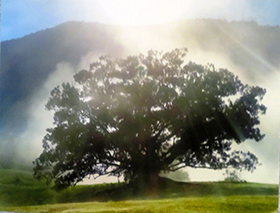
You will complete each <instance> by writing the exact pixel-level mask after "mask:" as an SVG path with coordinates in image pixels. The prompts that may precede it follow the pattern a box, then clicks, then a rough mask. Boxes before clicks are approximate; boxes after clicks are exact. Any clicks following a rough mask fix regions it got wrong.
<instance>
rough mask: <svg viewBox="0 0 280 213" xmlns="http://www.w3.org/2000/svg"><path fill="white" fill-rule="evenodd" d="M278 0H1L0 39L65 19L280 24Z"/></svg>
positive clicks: (28, 32)
mask: <svg viewBox="0 0 280 213" xmlns="http://www.w3.org/2000/svg"><path fill="white" fill-rule="evenodd" d="M279 11H280V1H279V0H265V1H264V0H214V1H208V0H172V1H170V0H136V1H130V0H79V1H76V0H55V1H53V0H2V1H1V40H2V41H5V40H10V39H15V38H20V37H23V36H24V35H28V34H30V33H35V32H37V31H39V30H43V29H46V28H51V27H54V26H56V25H58V24H61V23H63V22H66V21H72V20H76V21H86V22H100V23H105V24H118V25H147V24H163V23H166V22H170V21H174V20H179V19H190V18H191V19H193V18H217V19H224V20H228V21H232V20H248V21H256V22H258V23H259V24H263V25H279V24H280V13H279Z"/></svg>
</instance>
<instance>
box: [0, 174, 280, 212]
mask: <svg viewBox="0 0 280 213" xmlns="http://www.w3.org/2000/svg"><path fill="white" fill-rule="evenodd" d="M277 195H278V186H277V185H273V184H259V183H230V182H206V183H205V182H200V183H199V182H191V183H178V182H174V181H170V180H168V179H162V180H161V184H160V185H159V186H158V187H157V188H153V190H135V189H132V188H130V187H128V186H127V185H125V184H99V185H87V186H86V185H78V186H75V187H70V188H68V189H66V190H64V191H61V192H59V193H57V192H55V191H53V190H51V189H50V187H48V186H46V185H45V183H44V181H36V180H34V179H33V177H32V173H31V172H26V171H20V170H0V211H16V212H64V213H66V212H122V213H124V212H135V213H136V212H150V213H155V212H166V213H167V212H170V213H171V212H175V213H176V212H203V213H205V212H209V213H211V212H215V213H219V212H229V213H230V212H234V213H235V212H242V213H243V212H244V213H246V212H277V211H276V209H277V203H278V196H277ZM97 201H99V202H97ZM100 201H102V202H100ZM59 203H60V204H59ZM63 203H64V204H63ZM46 204H48V205H46ZM50 204H51V205H50Z"/></svg>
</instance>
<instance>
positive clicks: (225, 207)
mask: <svg viewBox="0 0 280 213" xmlns="http://www.w3.org/2000/svg"><path fill="white" fill-rule="evenodd" d="M277 200H278V198H277V196H229V197H187V198H176V199H157V200H129V201H109V202H106V203H104V202H87V203H71V204H54V205H43V206H29V207H21V208H19V207H10V208H5V209H3V210H4V211H20V212H38V213H43V212H63V213H70V212H76V213H86V212H88V213H89V212H95V213H105V212H107V213H113V212H114V213H116V212H120V213H141V212H142V213H145V212H147V213H158V212H161V213H184V212H186V213H194V212H201V213H237V212H242V213H249V212H250V213H252V212H254V213H260V212H261V213H272V212H277Z"/></svg>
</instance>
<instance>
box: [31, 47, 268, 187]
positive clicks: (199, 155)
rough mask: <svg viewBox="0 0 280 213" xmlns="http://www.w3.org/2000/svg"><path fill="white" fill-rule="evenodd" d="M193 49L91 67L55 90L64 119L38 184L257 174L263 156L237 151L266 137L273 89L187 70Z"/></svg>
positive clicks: (57, 117) (39, 164)
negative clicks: (194, 173)
mask: <svg viewBox="0 0 280 213" xmlns="http://www.w3.org/2000/svg"><path fill="white" fill-rule="evenodd" d="M186 53H187V50H186V49H175V50H173V51H171V52H166V53H162V52H157V51H149V52H148V54H147V55H146V56H145V55H139V56H129V57H127V58H126V59H114V60H113V59H110V58H109V57H107V56H104V57H100V59H99V60H98V61H96V62H94V63H92V64H90V67H89V70H82V71H80V72H79V73H78V74H76V75H75V76H74V79H75V81H74V82H72V83H64V84H62V86H58V87H56V88H54V89H53V90H52V92H51V97H50V99H49V101H48V103H47V104H46V108H47V109H48V110H52V111H54V127H53V128H50V129H47V134H46V136H45V137H44V139H43V148H44V151H43V153H42V154H41V155H40V157H39V158H37V159H36V160H35V162H34V163H35V167H34V171H35V176H36V177H38V178H41V177H45V178H47V179H48V180H49V181H52V180H54V183H55V187H56V188H58V189H60V188H64V187H67V186H70V185H74V184H76V183H77V182H79V181H81V180H82V179H83V178H85V177H86V176H88V175H93V176H95V177H97V176H102V175H113V176H124V177H125V180H127V181H130V182H133V181H137V180H142V181H144V182H145V183H151V181H153V179H154V178H156V177H157V175H158V174H159V173H160V172H161V171H175V170H177V169H180V168H182V167H192V168H208V169H223V168H229V167H233V168H236V169H246V170H250V171H253V170H254V169H255V168H256V164H258V159H257V157H256V156H255V155H254V154H252V153H250V152H242V151H235V150H232V144H233V143H237V144H240V143H241V142H244V141H245V140H246V139H253V140H255V141H259V140H261V139H262V138H263V135H262V134H261V132H260V130H259V128H258V124H259V123H260V121H259V115H260V114H263V113H265V111H266V107H265V106H263V105H262V104H260V101H261V100H262V98H263V96H264V94H265V90H264V89H262V88H260V87H257V86H249V85H245V84H243V83H242V82H241V81H240V80H239V79H238V77H237V76H235V75H234V74H233V73H231V72H229V71H228V70H227V69H219V70H216V69H215V67H214V66H213V65H208V66H202V65H198V64H196V63H193V62H189V63H184V58H185V56H186Z"/></svg>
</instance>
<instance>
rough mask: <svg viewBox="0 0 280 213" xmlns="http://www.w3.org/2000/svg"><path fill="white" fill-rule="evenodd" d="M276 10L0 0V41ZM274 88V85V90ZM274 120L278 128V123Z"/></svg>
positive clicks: (250, 3) (266, 4)
mask: <svg viewBox="0 0 280 213" xmlns="http://www.w3.org/2000/svg"><path fill="white" fill-rule="evenodd" d="M279 11H280V0H265V1H263V0H214V1H209V0H189V1H188V0H172V1H170V0H139V1H138V0H135V1H131V0H79V1H77V0H2V1H1V41H6V40H10V39H16V38H21V37H23V36H25V35H29V34H30V33H35V32H37V31H40V30H44V29H46V28H51V27H54V26H56V25H59V24H61V23H63V22H67V21H73V20H75V21H85V22H99V23H104V24H111V25H154V24H164V23H169V22H172V21H176V20H182V19H194V18H215V19H223V20H227V21H235V20H236V21H240V20H246V21H254V22H257V23H259V24H261V25H280V13H279ZM215 57H216V56H213V60H214V58H215ZM67 69H68V68H67ZM69 69H71V68H69ZM278 79H280V75H279V74H278V76H277V78H275V81H273V82H265V84H267V85H264V86H265V87H266V86H268V85H271V84H273V85H275V87H274V88H277V85H278V81H277V80H278ZM48 88H49V87H48ZM277 91H278V90H277V89H275V93H276V92H277ZM275 93H273V94H275ZM270 98H271V99H273V98H274V97H273V96H270ZM278 103H279V101H278ZM279 104H280V103H279ZM42 106H43V104H42ZM274 106H276V105H275V104H274ZM275 109H276V108H275ZM276 110H277V109H276ZM277 115H279V113H278V114H277ZM269 116H271V117H273V116H274V115H273V114H270V115H269ZM33 124H34V123H33ZM273 124H275V125H278V126H279V124H278V123H277V122H274V123H273ZM35 125H36V123H35ZM37 127H38V125H37ZM269 128H270V127H269V126H268V127H267V129H269ZM38 131H39V130H38ZM43 131H44V129H43ZM27 134H29V133H27ZM42 134H44V133H42ZM29 136H30V134H29ZM40 137H41V136H40ZM39 140H40V138H38V141H39ZM271 168H272V167H271ZM201 172H202V171H199V170H196V171H195V172H193V173H192V176H191V179H192V178H196V179H197V180H199V178H200V177H201V174H202V173H201ZM203 172H204V175H203V176H211V173H208V171H207V172H206V173H205V171H203ZM213 177H214V176H213ZM274 180H275V179H274ZM274 182H275V181H274Z"/></svg>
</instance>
